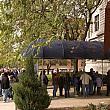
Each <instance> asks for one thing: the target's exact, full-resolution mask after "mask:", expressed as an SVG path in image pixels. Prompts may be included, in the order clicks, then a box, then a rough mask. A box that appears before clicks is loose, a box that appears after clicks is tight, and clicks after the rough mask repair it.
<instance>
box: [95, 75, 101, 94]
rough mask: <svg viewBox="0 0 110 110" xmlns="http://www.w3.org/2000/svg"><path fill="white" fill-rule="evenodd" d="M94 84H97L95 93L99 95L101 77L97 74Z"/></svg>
mask: <svg viewBox="0 0 110 110" xmlns="http://www.w3.org/2000/svg"><path fill="white" fill-rule="evenodd" d="M96 86H97V95H101V86H102V79H101V78H100V76H99V75H97V78H96Z"/></svg>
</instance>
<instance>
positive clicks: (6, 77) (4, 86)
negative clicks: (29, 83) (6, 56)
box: [0, 69, 18, 102]
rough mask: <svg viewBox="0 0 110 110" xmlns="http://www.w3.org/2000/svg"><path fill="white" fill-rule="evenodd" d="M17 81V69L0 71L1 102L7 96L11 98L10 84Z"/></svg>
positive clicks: (5, 100) (4, 100)
mask: <svg viewBox="0 0 110 110" xmlns="http://www.w3.org/2000/svg"><path fill="white" fill-rule="evenodd" d="M17 81H18V70H8V69H7V70H5V71H4V70H3V71H2V72H0V96H3V102H7V101H8V98H9V99H11V100H12V99H13V90H12V86H13V84H14V83H15V82H17Z"/></svg>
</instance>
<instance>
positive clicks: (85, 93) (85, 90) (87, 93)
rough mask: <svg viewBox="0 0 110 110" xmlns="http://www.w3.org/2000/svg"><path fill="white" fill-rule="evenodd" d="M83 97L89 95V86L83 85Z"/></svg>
mask: <svg viewBox="0 0 110 110" xmlns="http://www.w3.org/2000/svg"><path fill="white" fill-rule="evenodd" d="M82 90H83V96H84V97H85V96H88V95H89V84H82Z"/></svg>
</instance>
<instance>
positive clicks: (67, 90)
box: [64, 85, 70, 98]
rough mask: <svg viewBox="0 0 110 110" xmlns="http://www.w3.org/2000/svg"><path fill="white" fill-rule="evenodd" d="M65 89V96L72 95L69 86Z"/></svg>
mask: <svg viewBox="0 0 110 110" xmlns="http://www.w3.org/2000/svg"><path fill="white" fill-rule="evenodd" d="M64 90H65V98H67V97H70V93H69V87H68V86H66V85H65V86H64Z"/></svg>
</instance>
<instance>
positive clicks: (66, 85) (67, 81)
mask: <svg viewBox="0 0 110 110" xmlns="http://www.w3.org/2000/svg"><path fill="white" fill-rule="evenodd" d="M70 82H71V77H70V75H69V73H66V74H65V76H64V90H65V98H67V97H70V93H69V90H70Z"/></svg>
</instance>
